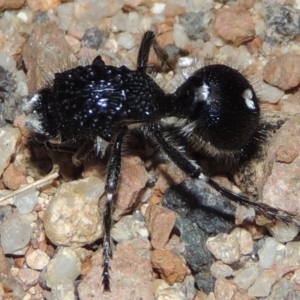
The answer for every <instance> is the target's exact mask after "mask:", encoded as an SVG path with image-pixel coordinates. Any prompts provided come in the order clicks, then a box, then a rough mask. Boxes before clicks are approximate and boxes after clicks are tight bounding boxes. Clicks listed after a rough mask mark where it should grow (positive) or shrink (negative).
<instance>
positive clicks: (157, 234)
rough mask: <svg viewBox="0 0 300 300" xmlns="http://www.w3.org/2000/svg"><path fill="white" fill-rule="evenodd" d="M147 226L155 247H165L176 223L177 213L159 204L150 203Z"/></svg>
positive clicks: (147, 211)
mask: <svg viewBox="0 0 300 300" xmlns="http://www.w3.org/2000/svg"><path fill="white" fill-rule="evenodd" d="M146 220H147V227H148V229H149V232H150V235H151V245H152V247H153V248H154V249H163V248H164V247H165V246H166V244H167V242H168V240H169V238H170V234H171V231H172V229H173V227H174V225H175V220H176V214H175V213H174V212H173V211H171V210H169V209H166V208H164V207H161V206H159V205H155V204H150V205H149V206H148V208H147V210H146Z"/></svg>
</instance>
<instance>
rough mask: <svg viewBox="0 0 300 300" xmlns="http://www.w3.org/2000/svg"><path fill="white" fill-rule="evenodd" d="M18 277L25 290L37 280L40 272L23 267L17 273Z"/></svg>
mask: <svg viewBox="0 0 300 300" xmlns="http://www.w3.org/2000/svg"><path fill="white" fill-rule="evenodd" d="M18 277H19V279H20V280H21V283H22V284H23V286H24V288H25V289H26V290H27V289H29V288H30V287H31V286H34V285H36V284H37V283H38V282H39V277H40V272H38V271H35V270H31V269H26V268H23V269H21V270H20V272H19V273H18Z"/></svg>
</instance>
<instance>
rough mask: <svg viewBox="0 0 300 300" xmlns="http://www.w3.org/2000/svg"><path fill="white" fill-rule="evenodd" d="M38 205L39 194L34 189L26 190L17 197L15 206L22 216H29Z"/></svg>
mask: <svg viewBox="0 0 300 300" xmlns="http://www.w3.org/2000/svg"><path fill="white" fill-rule="evenodd" d="M37 203H38V192H37V191H36V190H34V189H29V190H26V191H24V192H22V193H19V194H18V195H16V197H15V199H14V205H15V206H16V207H17V209H18V211H19V213H20V214H29V213H31V212H32V211H33V209H34V207H35V206H36V204H37Z"/></svg>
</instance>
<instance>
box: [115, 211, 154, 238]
mask: <svg viewBox="0 0 300 300" xmlns="http://www.w3.org/2000/svg"><path fill="white" fill-rule="evenodd" d="M111 236H112V238H113V239H114V240H115V241H116V242H118V243H119V242H121V241H126V240H131V239H133V238H136V237H141V238H148V236H149V233H148V230H147V227H146V225H145V223H144V222H141V221H139V220H137V219H136V218H134V216H124V217H122V218H121V219H120V221H119V222H117V223H116V224H114V226H113V228H112V230H111Z"/></svg>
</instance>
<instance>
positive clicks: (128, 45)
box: [118, 32, 136, 50]
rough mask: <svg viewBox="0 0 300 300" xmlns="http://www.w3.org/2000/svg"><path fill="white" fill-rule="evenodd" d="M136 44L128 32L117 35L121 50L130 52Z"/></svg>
mask: <svg viewBox="0 0 300 300" xmlns="http://www.w3.org/2000/svg"><path fill="white" fill-rule="evenodd" d="M135 44H136V41H135V39H134V37H133V36H132V34H130V33H128V32H122V33H120V34H119V37H118V45H120V46H122V47H123V48H125V49H127V50H130V49H132V48H133V47H134V46H135Z"/></svg>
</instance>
